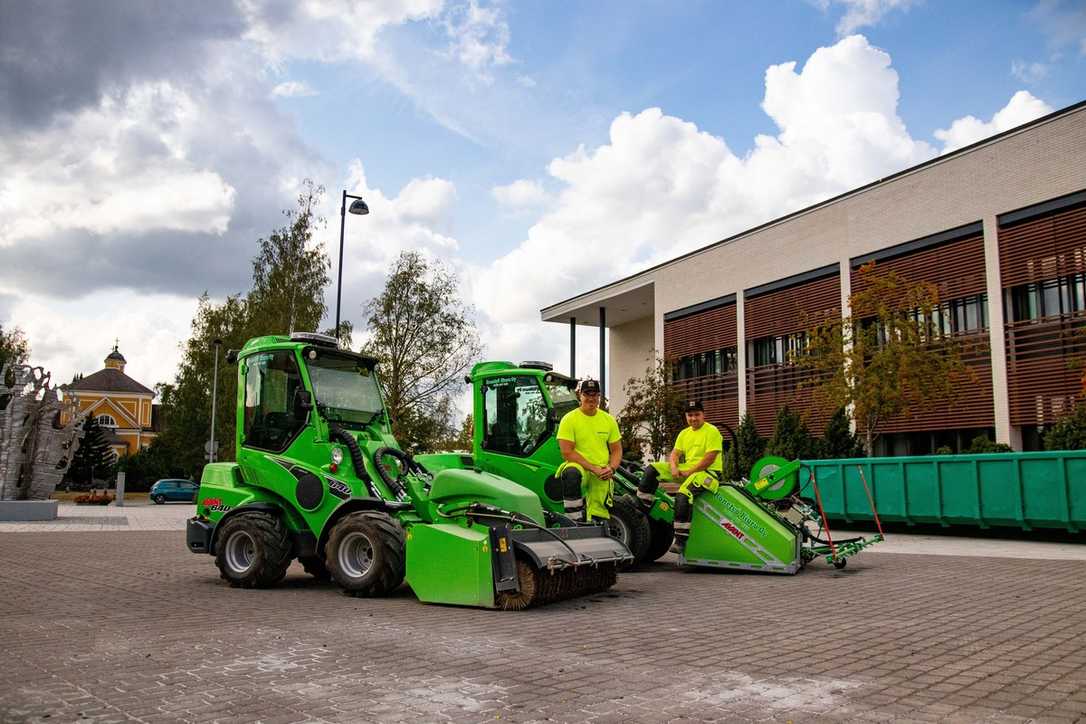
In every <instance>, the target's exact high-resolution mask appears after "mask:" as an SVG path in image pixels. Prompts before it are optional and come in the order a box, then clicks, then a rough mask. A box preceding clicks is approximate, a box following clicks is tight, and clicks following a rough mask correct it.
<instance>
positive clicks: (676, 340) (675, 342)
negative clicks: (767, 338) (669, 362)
mask: <svg viewBox="0 0 1086 724" xmlns="http://www.w3.org/2000/svg"><path fill="white" fill-rule="evenodd" d="M737 337H738V332H737V330H736V327H735V303H734V302H733V303H731V304H726V305H724V306H723V307H717V308H716V309H710V310H708V311H705V312H698V313H696V314H691V315H689V316H687V317H682V318H680V319H675V320H672V321H670V322H667V321H665V322H664V357H665V358H667V359H678V358H679V357H684V356H686V355H691V354H698V353H699V352H708V351H710V350H714V349H722V348H724V347H734V346H735V340H736V338H737Z"/></svg>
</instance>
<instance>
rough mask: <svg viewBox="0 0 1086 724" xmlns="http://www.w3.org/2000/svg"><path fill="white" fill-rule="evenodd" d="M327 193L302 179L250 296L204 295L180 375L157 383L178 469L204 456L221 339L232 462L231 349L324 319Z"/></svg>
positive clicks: (220, 389)
mask: <svg viewBox="0 0 1086 724" xmlns="http://www.w3.org/2000/svg"><path fill="white" fill-rule="evenodd" d="M323 192H324V189H323V188H322V187H319V186H314V185H313V183H312V182H310V181H308V180H307V181H306V182H304V184H303V190H302V193H301V194H300V195H299V196H298V208H297V209H295V210H292V211H287V212H284V213H285V214H286V217H287V219H288V222H289V223H288V224H287V225H286V226H283V227H281V228H279V229H276V230H275V231H273V232H272V233H271V234H270V235H269V236H268V237H267V238H266V239H260V240H258V242H257V245H258V250H257V254H256V256H255V257H254V258H253V279H252V287H251V289H250V290H249V293H248V294H247V295H241V294H236V295H231V296H228V297H227V298H226V299H225V300H223V301H222V302H221V303H218V304H216V303H215V302H213V301H212V300H211V299H210V298H209V297H208V295H207V294H206V293H205V294H204V295H203V296H202V297H200V300H199V303H198V305H197V309H196V315H195V316H194V317H193V320H192V332H191V334H190V336H189V338H188V340H187V341H186V342H185V343H184V344H183V345H182V354H181V363H180V365H179V366H178V370H177V375H176V377H175V378H174V380H173V382H172V383H168V384H163V385H158V386H156V392H158V395H159V400H160V403H161V408H160V410H161V414H162V420H163V425H162V427H163V431H162V433H161V434H160V435H159V437H158V442H159V443H160V444H161V446H162V448H163V449H164V450H168V451H169V455H170V456H171V459H172V460H174V461H175V462H176V464H177V466H178V467H180V472H183V473H184V474H187V475H191V476H196V475H198V473H199V471H200V470H201V468H202V467H203V465H204V463H205V462H206V456H205V455H206V454H205V452H204V444H205V443H206V442H207V441H208V440H209V439H210V436H211V387H212V378H213V376H214V365H215V353H216V345H215V340H219V341H221V345H220V346H219V348H218V352H219V377H218V385H217V388H216V395H217V402H218V405H217V408H216V411H215V440H216V441H217V442H218V443H219V452H218V455H217V459H219V460H232V459H234V456H235V449H234V447H235V431H236V419H237V418H236V414H235V412H236V411H235V404H236V400H237V368H236V367H233V366H231V365H229V364H227V363H226V360H225V353H226V351H227V350H229V349H241V347H242V345H244V344H245V342H246V341H247V340H248V339H250V338H251V337H259V336H263V335H268V334H286V333H288V332H291V331H295V330H306V331H310V330H316V329H317V328H318V326H319V325H320V321H321V318H322V317H323V316H324V313H325V311H326V305H325V303H324V289H325V287H326V286H327V285H328V282H329V276H328V269H329V261H328V257H327V254H325V253H324V251H323V249H322V247H320V246H315V245H313V243H312V241H313V237H314V235H315V233H316V232H317V230H318V227H319V226H320V225H321V224H322V222H323V220H322V219H320V218H319V217H318V216H316V215H315V213H314V209H316V208H317V207H319V205H320V199H321V196H322V194H323ZM173 474H177V470H176V469H175V470H174V473H173Z"/></svg>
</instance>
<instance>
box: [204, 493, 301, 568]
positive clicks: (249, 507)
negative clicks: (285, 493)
mask: <svg viewBox="0 0 1086 724" xmlns="http://www.w3.org/2000/svg"><path fill="white" fill-rule="evenodd" d="M252 511H260V512H261V513H271V514H272V515H278V516H282V515H283V508H282V507H281V506H278V505H276V504H275V503H268V502H265V501H256V502H253V503H246V504H245V505H239V506H238V507H237V508H231V509H230V510H228V511H226V514H225V515H223V517H221V518H219V522H217V523H216V524H215V527H214V528H212V529H211V539H210V541H209V542H208V546H207V552H208V553H210V554H211V555H215V543H216V542H217V541H218V534H219V528H220V527H222V524H223V523H225V522H226V521H227V520H229V519H230V518H233V517H234V516H235V515H238V514H239V513H245V512H252Z"/></svg>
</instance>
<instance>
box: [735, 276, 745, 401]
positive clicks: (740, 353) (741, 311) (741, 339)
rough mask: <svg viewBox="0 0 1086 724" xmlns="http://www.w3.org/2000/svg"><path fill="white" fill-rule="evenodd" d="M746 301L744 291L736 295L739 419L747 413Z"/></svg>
mask: <svg viewBox="0 0 1086 724" xmlns="http://www.w3.org/2000/svg"><path fill="white" fill-rule="evenodd" d="M746 311H747V308H746V299H745V298H744V297H743V290H742V289H740V290H739V291H737V292H736V293H735V352H736V354H735V356H736V358H737V359H738V360H739V371H738V373H737V374H738V375H739V378H738V382H739V419H740V420H742V419H743V415H745V414H746V413H747V333H746V327H747V324H746Z"/></svg>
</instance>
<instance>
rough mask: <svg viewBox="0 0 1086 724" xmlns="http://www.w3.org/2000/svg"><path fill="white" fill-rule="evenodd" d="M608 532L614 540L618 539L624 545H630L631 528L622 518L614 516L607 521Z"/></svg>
mask: <svg viewBox="0 0 1086 724" xmlns="http://www.w3.org/2000/svg"><path fill="white" fill-rule="evenodd" d="M607 531H608V532H609V533H610V534H611V537H612V538H615V539H617V540H618V542H619V543H621V544H622V545H628V544H629V542H630V527H629V526H628V525H626V521H624V520H622V518H619V517H618V516H616V515H612V516H611V517H610V519H609V520H608V521H607Z"/></svg>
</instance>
